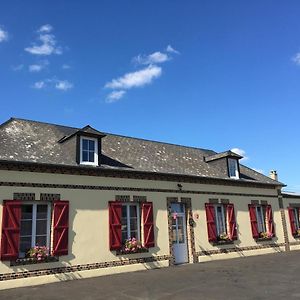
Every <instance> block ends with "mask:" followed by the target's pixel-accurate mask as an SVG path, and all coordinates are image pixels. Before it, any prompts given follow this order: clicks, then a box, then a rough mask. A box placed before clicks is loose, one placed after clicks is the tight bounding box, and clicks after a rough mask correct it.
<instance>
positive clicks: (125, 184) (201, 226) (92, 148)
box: [0, 118, 300, 289]
mask: <svg viewBox="0 0 300 300" xmlns="http://www.w3.org/2000/svg"><path fill="white" fill-rule="evenodd" d="M0 139H1V144H0V195H1V199H0V221H1V223H0V224H2V225H1V226H2V227H1V251H0V259H1V261H0V289H4V288H11V287H18V286H24V285H34V284H40V283H47V282H55V281H59V280H68V279H73V278H86V277H91V276H99V275H104V274H113V273H119V272H129V271H134V270H142V269H148V268H158V267H166V266H170V265H174V264H180V263H198V262H203V261H210V260H216V259H225V258H234V257H240V256H250V255H259V254H264V253H273V252H277V251H288V250H295V249H299V245H300V243H299V240H298V239H297V234H298V233H297V234H295V232H296V231H295V229H294V228H296V229H297V230H299V212H298V210H297V209H295V208H298V207H300V205H298V204H297V203H300V197H298V198H297V197H296V198H290V197H289V196H288V195H286V194H282V193H281V188H282V187H283V186H284V185H283V184H282V183H281V182H279V181H278V180H277V178H276V173H275V172H273V173H272V177H273V178H270V177H267V176H264V175H262V174H260V173H258V172H256V171H255V170H253V169H250V168H248V167H246V166H244V165H243V164H241V163H240V160H241V158H242V157H241V156H240V155H238V154H236V153H233V152H231V151H225V152H222V153H216V152H215V151H212V150H207V149H199V148H192V147H185V146H179V145H173V144H167V143H161V142H155V141H148V140H143V139H137V138H131V137H125V136H120V135H115V134H108V133H104V132H100V131H98V130H96V129H94V128H92V127H91V126H89V125H88V126H85V127H83V128H81V129H78V128H73V127H67V126H61V125H55V124H48V123H42V122H36V121H29V120H24V119H16V118H11V119H9V120H8V121H6V122H5V123H3V124H2V125H1V126H0ZM291 208H293V209H294V211H293V213H294V215H293V216H294V219H292V220H294V221H292V222H294V223H293V224H294V225H292V226H294V227H292V228H293V232H291V230H290V227H289V223H290V222H291V219H289V216H292V213H291ZM297 213H298V214H297ZM296 219H297V220H298V223H297V221H295V220H296ZM129 239H130V240H129ZM37 245H38V246H39V248H35V249H34V247H35V246H37ZM42 247H46V248H42ZM45 249H46V250H45ZM48 249H49V250H48ZM28 251H31V257H28V256H29V254H28ZM38 251H40V252H39V253H37V252H38ZM43 251H44V252H43ZM47 251H49V255H48V256H45V253H46V252H47Z"/></svg>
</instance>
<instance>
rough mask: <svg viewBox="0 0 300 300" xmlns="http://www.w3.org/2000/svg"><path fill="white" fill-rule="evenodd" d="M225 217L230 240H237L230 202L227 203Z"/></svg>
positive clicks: (233, 214) (232, 208)
mask: <svg viewBox="0 0 300 300" xmlns="http://www.w3.org/2000/svg"><path fill="white" fill-rule="evenodd" d="M226 207H227V209H226V210H227V218H228V225H229V237H230V239H231V240H237V231H236V221H235V213H234V205H233V204H232V203H230V204H227V205H226Z"/></svg>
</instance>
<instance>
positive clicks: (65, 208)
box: [52, 200, 69, 256]
mask: <svg viewBox="0 0 300 300" xmlns="http://www.w3.org/2000/svg"><path fill="white" fill-rule="evenodd" d="M68 241H69V201H66V200H64V201H63V200H59V201H54V205H53V251H52V253H53V255H57V256H60V255H67V254H68V244H69V242H68Z"/></svg>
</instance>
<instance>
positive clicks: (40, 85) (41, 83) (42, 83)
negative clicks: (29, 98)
mask: <svg viewBox="0 0 300 300" xmlns="http://www.w3.org/2000/svg"><path fill="white" fill-rule="evenodd" d="M32 87H33V88H34V89H37V90H40V89H43V88H45V87H46V82H45V81H43V80H41V81H37V82H35V83H34V84H33V86H32Z"/></svg>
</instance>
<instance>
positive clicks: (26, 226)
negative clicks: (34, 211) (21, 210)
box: [20, 220, 32, 236]
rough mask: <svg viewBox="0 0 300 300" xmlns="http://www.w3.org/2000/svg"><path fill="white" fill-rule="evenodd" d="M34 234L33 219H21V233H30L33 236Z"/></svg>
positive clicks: (22, 234)
mask: <svg viewBox="0 0 300 300" xmlns="http://www.w3.org/2000/svg"><path fill="white" fill-rule="evenodd" d="M31 234H32V221H31V220H29V221H28V220H26V221H23V220H22V221H21V232H20V235H21V236H24V235H29V236H31Z"/></svg>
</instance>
